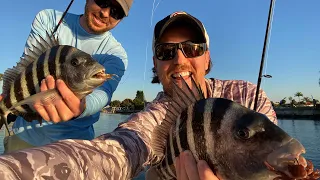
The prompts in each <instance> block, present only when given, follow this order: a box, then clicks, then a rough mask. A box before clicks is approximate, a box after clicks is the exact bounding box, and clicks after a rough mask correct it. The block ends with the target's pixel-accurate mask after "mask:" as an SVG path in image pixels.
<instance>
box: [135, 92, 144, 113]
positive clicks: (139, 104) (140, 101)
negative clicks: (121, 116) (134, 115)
mask: <svg viewBox="0 0 320 180" xmlns="http://www.w3.org/2000/svg"><path fill="white" fill-rule="evenodd" d="M144 102H145V99H144V93H143V91H137V93H136V97H135V98H134V100H133V105H134V109H135V110H142V109H143V108H144Z"/></svg>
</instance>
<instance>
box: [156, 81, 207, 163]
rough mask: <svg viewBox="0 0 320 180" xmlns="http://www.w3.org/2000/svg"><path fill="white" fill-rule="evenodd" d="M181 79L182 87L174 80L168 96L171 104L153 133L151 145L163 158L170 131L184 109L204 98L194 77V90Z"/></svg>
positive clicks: (157, 154)
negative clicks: (171, 91)
mask: <svg viewBox="0 0 320 180" xmlns="http://www.w3.org/2000/svg"><path fill="white" fill-rule="evenodd" d="M181 79H182V81H183V83H182V88H180V87H179V86H178V85H177V84H176V83H175V82H173V93H172V97H167V98H168V102H169V104H168V106H167V108H166V110H167V112H166V115H165V119H164V120H163V121H162V123H161V125H159V126H156V127H155V129H154V131H153V134H152V140H151V146H152V149H153V151H154V153H155V155H156V156H158V157H159V158H162V157H163V155H164V152H165V148H166V141H167V138H168V136H169V132H170V131H171V128H172V127H173V126H174V125H175V123H176V122H177V120H178V118H180V114H181V113H182V111H183V110H185V109H186V108H187V107H188V106H190V105H192V104H194V103H195V102H197V101H198V100H200V99H204V95H203V92H202V90H201V88H200V86H198V85H197V83H196V82H195V81H194V79H193V78H192V86H193V87H195V88H194V90H192V89H191V88H190V87H189V86H188V84H187V83H186V82H185V81H184V79H183V78H181Z"/></svg>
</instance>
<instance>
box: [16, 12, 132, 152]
mask: <svg viewBox="0 0 320 180" xmlns="http://www.w3.org/2000/svg"><path fill="white" fill-rule="evenodd" d="M61 16H62V12H59V11H56V10H52V9H46V10H42V11H40V12H39V13H38V14H37V15H36V17H35V19H34V21H33V23H32V25H31V32H30V34H29V37H28V39H27V43H26V46H25V51H24V53H23V56H25V55H26V54H27V52H28V51H26V48H30V47H31V44H33V43H35V42H36V39H38V40H39V36H42V37H46V31H47V32H49V33H51V32H52V31H53V29H54V28H55V26H56V25H57V24H58V22H59V20H60V18H61ZM56 36H57V37H58V39H59V42H60V44H61V45H71V46H74V47H76V48H78V49H80V50H82V51H84V52H86V53H88V54H91V55H92V56H93V58H94V59H95V60H97V61H98V62H99V63H100V64H102V65H103V66H104V67H105V69H106V72H107V73H110V74H116V75H118V77H114V78H115V79H116V80H109V81H106V82H105V83H104V84H103V85H102V86H100V87H98V88H97V89H95V90H94V91H93V92H92V93H91V94H89V95H88V96H87V97H86V109H85V110H84V112H83V113H82V114H81V115H80V116H79V117H77V118H74V119H72V120H70V121H67V122H61V123H57V124H53V123H51V122H46V121H43V124H42V125H40V124H39V123H38V122H37V121H32V122H27V121H25V120H24V119H23V118H22V117H18V118H17V119H16V121H15V123H14V125H13V131H14V133H15V134H17V135H18V136H19V137H20V138H21V139H22V140H24V141H26V142H27V143H29V144H31V145H34V146H41V145H45V144H48V143H51V142H54V141H57V140H61V139H69V138H71V139H85V140H91V139H93V138H94V129H93V124H94V123H95V122H97V121H98V119H99V115H100V110H101V109H102V108H103V107H104V106H106V105H107V104H109V102H110V100H111V98H112V94H113V92H114V91H115V90H116V88H117V86H118V83H119V81H120V79H121V77H122V76H123V74H124V72H125V70H126V68H127V64H128V60H127V54H126V52H125V50H124V48H123V47H122V46H121V44H120V43H119V42H117V40H116V39H115V38H114V37H113V36H112V34H111V32H105V33H103V34H100V35H95V34H89V33H88V32H86V31H85V30H84V29H83V28H82V27H81V25H80V15H75V14H71V13H67V14H66V16H65V18H64V20H63V22H62V23H61V25H60V26H59V28H58V30H57V32H56Z"/></svg>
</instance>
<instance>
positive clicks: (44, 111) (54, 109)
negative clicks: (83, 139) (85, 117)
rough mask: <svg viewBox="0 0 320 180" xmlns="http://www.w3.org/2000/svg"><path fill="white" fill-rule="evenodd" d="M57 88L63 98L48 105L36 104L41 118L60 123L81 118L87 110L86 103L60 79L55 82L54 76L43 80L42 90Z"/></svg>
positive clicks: (35, 106)
mask: <svg viewBox="0 0 320 180" xmlns="http://www.w3.org/2000/svg"><path fill="white" fill-rule="evenodd" d="M54 88H57V89H58V91H59V92H60V94H61V97H60V98H58V99H57V100H55V101H54V103H53V102H51V103H48V104H45V105H43V104H35V105H34V108H35V109H36V111H37V112H38V113H39V114H40V116H41V117H42V118H43V119H44V120H46V121H53V122H54V123H58V122H61V121H68V120H70V119H72V118H74V117H77V116H79V115H80V114H81V113H82V112H83V111H84V109H85V102H82V101H81V100H80V99H79V98H78V97H77V96H75V94H74V93H73V92H72V91H71V90H70V89H69V88H68V87H67V85H66V84H65V83H64V82H63V81H62V80H60V79H58V80H57V81H55V80H54V78H53V77H52V76H50V75H49V76H47V77H46V79H44V80H42V82H41V86H40V90H41V92H42V91H46V90H48V89H54Z"/></svg>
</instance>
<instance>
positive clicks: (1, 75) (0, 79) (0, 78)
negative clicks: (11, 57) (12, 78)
mask: <svg viewBox="0 0 320 180" xmlns="http://www.w3.org/2000/svg"><path fill="white" fill-rule="evenodd" d="M2 78H3V74H1V73H0V81H2Z"/></svg>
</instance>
